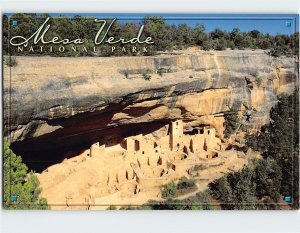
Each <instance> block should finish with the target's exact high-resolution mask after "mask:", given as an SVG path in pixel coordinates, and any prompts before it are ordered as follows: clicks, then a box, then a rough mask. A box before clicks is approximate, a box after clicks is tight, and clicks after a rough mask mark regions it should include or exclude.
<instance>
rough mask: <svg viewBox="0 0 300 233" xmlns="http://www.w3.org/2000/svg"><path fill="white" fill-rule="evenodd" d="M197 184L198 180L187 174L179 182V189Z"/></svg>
mask: <svg viewBox="0 0 300 233" xmlns="http://www.w3.org/2000/svg"><path fill="white" fill-rule="evenodd" d="M195 186H196V182H195V180H194V179H188V178H186V177H185V176H184V177H181V178H180V180H179V182H178V184H177V189H190V188H194V187H195Z"/></svg>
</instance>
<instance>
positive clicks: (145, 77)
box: [143, 73, 151, 81]
mask: <svg viewBox="0 0 300 233" xmlns="http://www.w3.org/2000/svg"><path fill="white" fill-rule="evenodd" d="M143 78H144V79H145V80H147V81H150V79H151V75H150V74H147V73H144V74H143Z"/></svg>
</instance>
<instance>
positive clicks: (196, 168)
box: [193, 164, 207, 171]
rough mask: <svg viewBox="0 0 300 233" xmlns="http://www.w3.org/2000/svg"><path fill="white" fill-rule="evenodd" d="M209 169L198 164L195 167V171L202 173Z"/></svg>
mask: <svg viewBox="0 0 300 233" xmlns="http://www.w3.org/2000/svg"><path fill="white" fill-rule="evenodd" d="M205 169H207V167H206V166H205V165H204V164H197V165H195V166H194V167H193V171H202V170H205Z"/></svg>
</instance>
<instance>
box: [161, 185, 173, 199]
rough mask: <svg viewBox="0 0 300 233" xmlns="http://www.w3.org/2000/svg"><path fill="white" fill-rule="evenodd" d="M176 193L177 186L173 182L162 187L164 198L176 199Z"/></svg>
mask: <svg viewBox="0 0 300 233" xmlns="http://www.w3.org/2000/svg"><path fill="white" fill-rule="evenodd" d="M176 193H177V190H176V184H175V183H174V182H173V181H172V182H170V183H168V184H166V185H163V186H162V187H161V196H162V197H163V198H172V197H175V196H176Z"/></svg>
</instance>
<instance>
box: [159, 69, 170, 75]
mask: <svg viewBox="0 0 300 233" xmlns="http://www.w3.org/2000/svg"><path fill="white" fill-rule="evenodd" d="M170 71H171V70H170V68H168V69H165V68H159V69H157V73H158V74H159V76H163V74H164V73H170Z"/></svg>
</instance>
